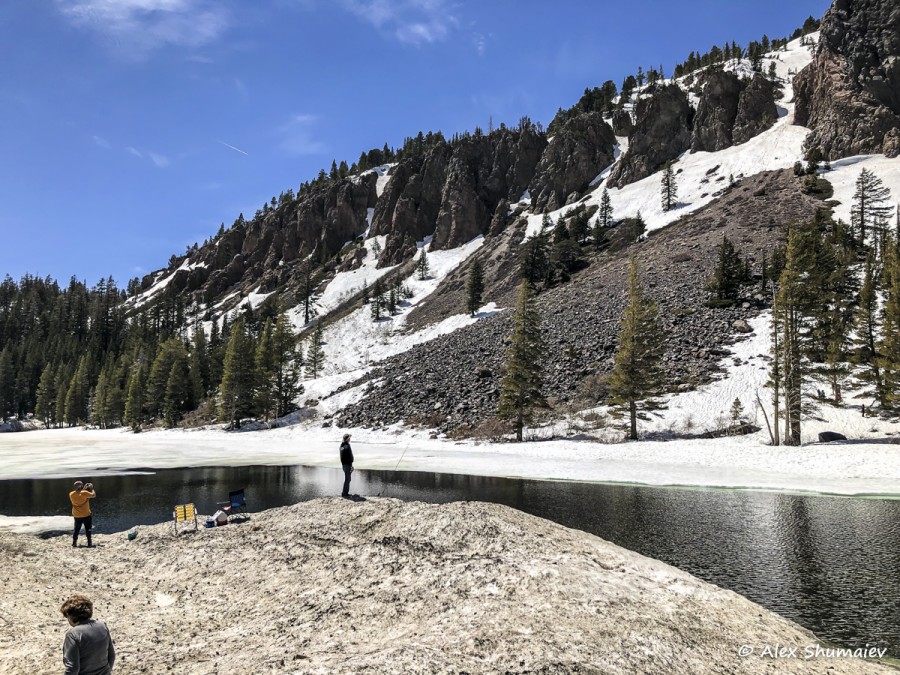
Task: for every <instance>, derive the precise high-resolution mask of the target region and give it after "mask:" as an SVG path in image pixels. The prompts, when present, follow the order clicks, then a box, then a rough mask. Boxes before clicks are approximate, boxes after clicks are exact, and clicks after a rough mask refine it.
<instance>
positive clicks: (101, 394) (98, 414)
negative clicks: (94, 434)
mask: <svg viewBox="0 0 900 675" xmlns="http://www.w3.org/2000/svg"><path fill="white" fill-rule="evenodd" d="M106 391H107V376H106V372H105V371H101V372H100V377H99V378H98V379H97V386H96V387H95V388H94V392H93V395H92V397H91V404H90V406H89V412H90V420H91V424H92V425H94V426H95V427H100V428H101V429H105V428H106V427H107V423H108V421H107V419H106V416H105V414H104V413H105V405H106Z"/></svg>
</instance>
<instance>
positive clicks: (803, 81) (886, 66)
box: [794, 0, 900, 159]
mask: <svg viewBox="0 0 900 675" xmlns="http://www.w3.org/2000/svg"><path fill="white" fill-rule="evenodd" d="M794 90H795V92H796V98H797V108H796V116H795V120H796V123H797V124H800V125H803V126H808V127H810V129H812V133H811V134H810V136H809V138H807V141H806V145H807V147H808V148H820V149H821V150H822V151H823V153H824V155H825V157H827V158H829V159H838V158H840V157H844V156H848V155H858V154H867V153H880V152H884V153H885V154H888V155H889V156H891V157H895V156H897V153H898V152H900V143H898V142H897V134H898V132H897V131H895V130H897V129H900V5H898V4H897V2H896V0H852V1H851V0H835V2H834V4H833V5H832V7H831V9H829V10H828V12H827V13H826V14H825V17H824V18H823V19H822V26H821V39H820V42H819V48H818V51H817V54H816V57H815V59H814V60H813V62H812V63H811V64H810V65H809V66H807V67H806V68H805V69H804V70H803V71H801V72H800V74H799V75H797V77H796V78H795V79H794Z"/></svg>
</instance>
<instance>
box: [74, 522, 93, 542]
mask: <svg viewBox="0 0 900 675" xmlns="http://www.w3.org/2000/svg"><path fill="white" fill-rule="evenodd" d="M92 518H93V516H86V517H84V518H76V519H75V532H74V533H73V534H72V545H73V546H75V545H76V544H77V543H78V533H79V532H81V526H82V525H84V532H85V534H86V535H87V540H88V546H90V545H91V525H92V524H93V523H92V520H91V519H92Z"/></svg>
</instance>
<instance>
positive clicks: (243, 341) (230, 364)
mask: <svg viewBox="0 0 900 675" xmlns="http://www.w3.org/2000/svg"><path fill="white" fill-rule="evenodd" d="M254 351H255V350H254V345H253V339H252V338H251V336H250V335H249V334H248V333H247V329H246V326H245V325H244V320H243V319H238V320H237V321H235V323H234V325H233V326H232V327H231V337H230V339H229V340H228V347H227V348H226V349H225V362H224V364H223V372H222V383H221V385H220V389H221V392H222V403H221V415H222V417H223V418H224V419H227V420H229V422H230V425H231V426H232V427H233V428H238V429H239V428H240V426H241V418H243V417H248V416H250V415H252V414H253V412H254V384H255V379H256V377H255V376H256V372H255V368H254Z"/></svg>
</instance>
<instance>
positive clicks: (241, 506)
mask: <svg viewBox="0 0 900 675" xmlns="http://www.w3.org/2000/svg"><path fill="white" fill-rule="evenodd" d="M217 506H218V507H219V509H221V510H222V511H224V512H225V513H226V514H227V515H228V520H231V518H232V516H236V515H241V516H242V519H246V518H248V515H247V501H246V500H245V499H244V490H243V488H241V489H240V490H235V491H234V492H229V493H228V501H227V502H219V503H218V504H217Z"/></svg>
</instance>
